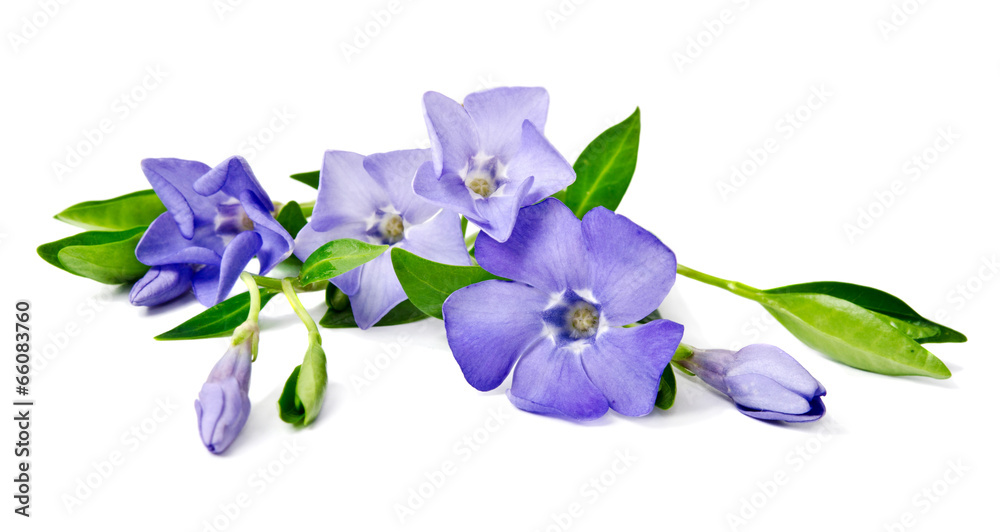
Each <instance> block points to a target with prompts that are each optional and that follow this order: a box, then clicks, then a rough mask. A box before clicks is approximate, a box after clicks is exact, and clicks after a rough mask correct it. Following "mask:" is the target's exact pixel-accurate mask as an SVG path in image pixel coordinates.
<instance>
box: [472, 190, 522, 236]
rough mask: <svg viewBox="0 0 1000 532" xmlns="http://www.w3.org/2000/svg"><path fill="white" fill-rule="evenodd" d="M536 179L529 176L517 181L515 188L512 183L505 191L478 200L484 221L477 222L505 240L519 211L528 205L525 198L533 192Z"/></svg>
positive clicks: (477, 203) (493, 234)
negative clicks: (532, 188)
mask: <svg viewBox="0 0 1000 532" xmlns="http://www.w3.org/2000/svg"><path fill="white" fill-rule="evenodd" d="M534 181H535V178H533V177H529V178H527V179H525V180H524V181H521V182H520V183H517V185H516V186H515V187H514V189H513V190H511V186H513V184H511V185H510V186H508V187H507V188H506V190H505V191H504V192H503V193H498V194H493V195H492V196H490V197H488V198H484V199H478V200H476V209H478V210H479V213H480V215H481V216H482V221H477V222H476V224H477V225H479V228H480V229H482V230H483V232H484V233H486V234H488V235H490V236H491V237H493V238H494V239H495V240H497V241H498V242H505V241H506V240H507V239H508V238H510V233H511V232H512V231H513V230H514V223H515V222H516V221H517V213H518V211H520V210H521V207H522V206H524V205H527V200H526V199H525V198H526V197H527V196H528V193H529V192H531V187H532V185H533V184H534ZM470 220H471V218H470Z"/></svg>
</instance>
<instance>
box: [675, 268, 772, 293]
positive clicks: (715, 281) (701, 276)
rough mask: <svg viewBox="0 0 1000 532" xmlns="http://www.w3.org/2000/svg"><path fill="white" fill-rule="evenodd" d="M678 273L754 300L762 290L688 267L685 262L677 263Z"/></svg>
mask: <svg viewBox="0 0 1000 532" xmlns="http://www.w3.org/2000/svg"><path fill="white" fill-rule="evenodd" d="M677 273H679V274H680V275H683V276H684V277H690V278H691V279H694V280H695V281H700V282H703V283H705V284H710V285H712V286H715V287H718V288H721V289H723V290H727V291H729V292H732V293H734V294H736V295H738V296H740V297H745V298H747V299H751V300H754V301H756V300H757V299H758V298H759V296H760V290H758V289H756V288H754V287H752V286H748V285H745V284H743V283H738V282H736V281H727V280H726V279H721V278H719V277H715V276H714V275H709V274H707V273H702V272H699V271H698V270H694V269H691V268H688V267H687V266H684V265H683V264H678V265H677Z"/></svg>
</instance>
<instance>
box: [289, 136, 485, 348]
mask: <svg viewBox="0 0 1000 532" xmlns="http://www.w3.org/2000/svg"><path fill="white" fill-rule="evenodd" d="M429 160H430V150H401V151H393V152H388V153H377V154H374V155H370V156H368V157H365V156H363V155H359V154H357V153H351V152H345V151H328V152H326V154H325V155H324V158H323V166H322V168H321V169H320V178H319V196H318V197H317V199H316V207H315V209H314V210H313V215H312V219H310V221H309V224H308V225H306V226H305V227H303V228H302V230H301V231H300V232H299V234H298V237H297V238H296V242H295V255H296V256H297V257H299V258H300V259H302V260H303V261H304V260H306V259H307V258H309V255H311V254H312V253H313V252H314V251H316V249H318V248H319V247H320V246H322V245H323V244H325V243H327V242H330V241H332V240H337V239H340V238H353V239H356V240H361V241H364V242H369V243H372V244H380V245H388V246H391V247H400V248H403V249H406V250H408V251H410V252H412V253H415V254H417V255H420V256H421V257H424V258H427V259H430V260H433V261H436V262H442V263H445V264H454V265H458V266H468V265H469V264H471V263H472V261H471V259H470V257H469V252H468V250H467V249H466V247H465V237H464V235H463V234H462V224H461V220H460V218H459V216H458V214H456V213H454V212H450V211H444V210H441V208H440V207H438V206H436V205H433V204H431V203H428V202H427V201H424V200H423V199H421V198H420V197H418V196H417V195H416V194H414V193H413V188H412V185H411V183H412V180H413V174H414V173H415V172H416V171H417V168H418V167H420V165H421V164H423V163H425V162H427V161H429ZM331 282H333V284H335V285H336V286H337V287H338V288H340V289H341V290H342V291H343V292H344V293H345V294H347V296H348V297H349V298H350V300H351V310H352V311H353V312H354V319H355V321H356V322H357V324H358V327H360V328H362V329H367V328H369V327H371V326H372V325H374V324H376V323H377V322H378V321H379V320H380V319H382V317H383V316H385V315H386V313H388V312H389V311H390V310H392V308H393V307H395V306H396V305H398V304H399V303H401V302H402V301H403V300H405V299H406V292H404V291H403V287H402V286H401V285H400V284H399V280H398V279H397V278H396V272H395V270H393V268H392V259H391V257H390V255H389V253H384V254H382V255H381V256H379V257H378V258H376V259H375V260H373V261H371V262H368V263H367V264H364V265H362V266H361V267H359V268H355V269H353V270H351V271H349V272H347V273H345V274H343V275H339V276H337V277H334V278H333V279H331Z"/></svg>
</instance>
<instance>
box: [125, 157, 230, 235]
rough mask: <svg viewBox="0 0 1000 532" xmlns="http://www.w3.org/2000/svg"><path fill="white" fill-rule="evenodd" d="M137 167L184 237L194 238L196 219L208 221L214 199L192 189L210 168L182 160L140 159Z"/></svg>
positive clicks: (197, 220)
mask: <svg viewBox="0 0 1000 532" xmlns="http://www.w3.org/2000/svg"><path fill="white" fill-rule="evenodd" d="M141 166H142V173H143V174H145V175H146V179H147V180H148V181H149V184H150V185H152V186H153V190H154V191H156V195H157V197H159V198H160V201H162V202H163V205H165V206H166V207H167V211H169V212H170V215H171V216H172V217H173V219H174V221H176V222H177V226H178V228H179V231H180V234H181V235H183V236H184V238H187V239H191V238H192V237H194V226H195V224H196V222H201V223H208V222H210V221H211V220H212V218H214V216H215V202H213V201H212V200H210V199H208V198H205V197H203V196H200V195H199V194H196V193H195V192H194V189H193V188H192V187H193V185H194V182H195V181H197V180H198V178H199V177H201V176H202V175H204V174H205V172H208V171H209V170H211V168H209V166H208V165H207V164H205V163H200V162H198V161H187V160H184V159H143V160H142V163H141Z"/></svg>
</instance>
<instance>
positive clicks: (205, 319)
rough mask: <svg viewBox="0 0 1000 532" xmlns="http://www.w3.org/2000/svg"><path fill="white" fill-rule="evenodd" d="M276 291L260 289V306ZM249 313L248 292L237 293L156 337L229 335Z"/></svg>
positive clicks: (190, 337)
mask: <svg viewBox="0 0 1000 532" xmlns="http://www.w3.org/2000/svg"><path fill="white" fill-rule="evenodd" d="M277 294H278V292H276V291H271V290H268V289H265V288H261V289H260V307H261V308H264V305H267V302H268V301H270V300H271V298H273V297H274V296H275V295H277ZM249 315H250V294H249V293H247V292H243V293H242V294H237V295H235V296H233V297H231V298H229V299H227V300H225V301H223V302H221V303H219V304H218V305H215V306H214V307H212V308H210V309H207V310H205V311H203V312H202V313H201V314H198V315H197V316H195V317H193V318H191V319H189V320H187V321H185V322H184V323H182V324H180V325H178V326H177V327H174V328H173V329H170V330H169V331H167V332H165V333H163V334H161V335H159V336H157V337H156V339H157V340H194V339H198V338H217V337H219V336H229V335H230V334H233V331H234V330H235V329H236V328H237V327H239V326H240V324H242V323H243V322H245V321H247V317H248V316H249Z"/></svg>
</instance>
